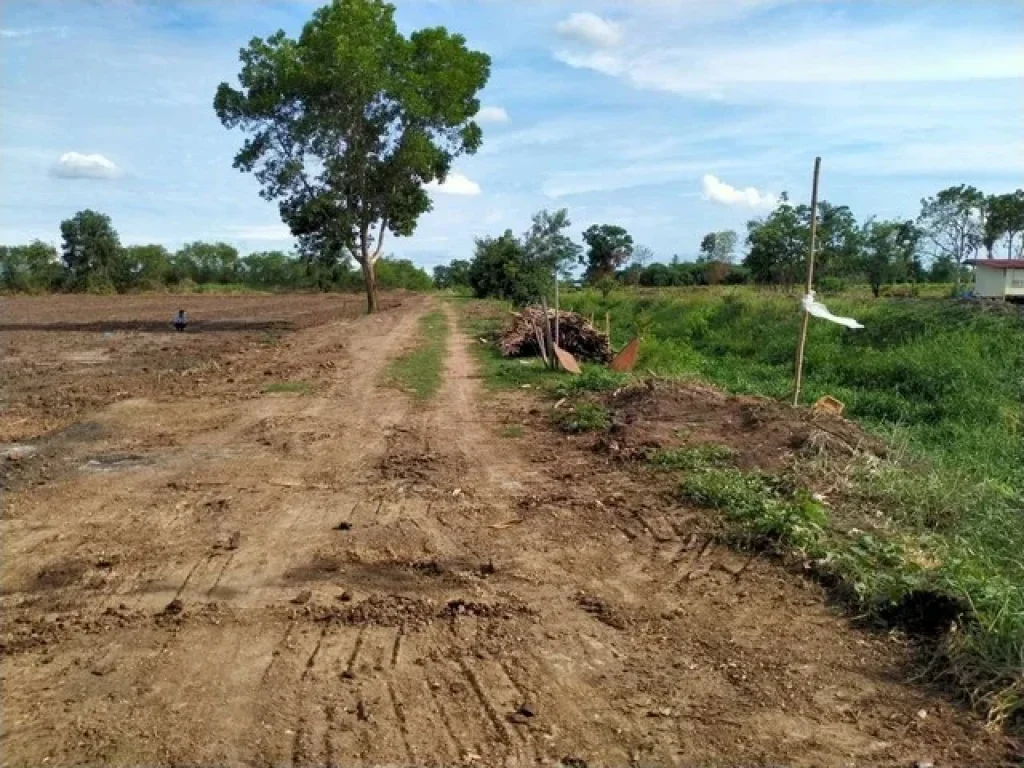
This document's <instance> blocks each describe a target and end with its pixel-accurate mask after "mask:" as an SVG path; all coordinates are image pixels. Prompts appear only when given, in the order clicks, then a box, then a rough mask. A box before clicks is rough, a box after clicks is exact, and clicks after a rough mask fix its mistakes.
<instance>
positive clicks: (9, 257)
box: [0, 240, 62, 292]
mask: <svg viewBox="0 0 1024 768" xmlns="http://www.w3.org/2000/svg"><path fill="white" fill-rule="evenodd" d="M61 272H62V267H61V263H60V261H58V259H57V249H56V248H54V247H53V246H52V245H50V244H49V243H44V242H43V241H42V240H33V241H32V242H31V243H29V244H28V245H12V246H6V245H2V246H0V285H2V287H3V288H4V289H6V290H9V291H33V292H34V291H48V290H51V289H52V288H56V287H57V284H58V283H59V281H60V277H61Z"/></svg>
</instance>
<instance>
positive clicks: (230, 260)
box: [174, 240, 240, 283]
mask: <svg viewBox="0 0 1024 768" xmlns="http://www.w3.org/2000/svg"><path fill="white" fill-rule="evenodd" d="M174 268H175V270H176V271H178V272H180V273H181V274H180V275H179V276H180V277H187V278H189V279H191V280H193V281H195V282H197V283H231V282H234V281H235V280H236V279H237V278H238V276H239V270H240V262H239V258H238V249H237V248H235V246H233V245H230V244H229V243H206V242H203V241H201V240H196V241H195V242H193V243H186V244H185V245H184V246H182V248H181V249H179V250H178V252H177V253H175V254H174Z"/></svg>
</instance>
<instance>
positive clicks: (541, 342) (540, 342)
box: [532, 323, 548, 368]
mask: <svg viewBox="0 0 1024 768" xmlns="http://www.w3.org/2000/svg"><path fill="white" fill-rule="evenodd" d="M532 325H533V337H534V338H535V339H536V340H537V349H538V350H540V359H541V360H543V361H544V367H545V368H547V367H548V353H547V352H545V351H544V336H543V334H542V333H541V332H540V328H538V327H537V324H536V323H533V324H532Z"/></svg>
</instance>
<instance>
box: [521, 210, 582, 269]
mask: <svg viewBox="0 0 1024 768" xmlns="http://www.w3.org/2000/svg"><path fill="white" fill-rule="evenodd" d="M571 225H572V222H571V221H570V220H569V211H568V210H567V209H565V208H560V209H559V210H557V211H549V210H547V209H545V210H542V211H538V212H537V213H535V214H533V220H532V222H531V224H530V228H529V229H528V230H527V231H526V233H525V234H524V235H523V249H524V250H525V252H526V257H527V259H528V260H529V261H530V262H531V263H533V264H536V265H537V266H538V268H540V269H547V270H548V272H549V273H551V274H552V276H553V275H554V274H555V273H556V272H557V273H558V275H559V276H560V277H561V278H562V279H563V280H565V279H568V278H569V276H570V274H569V270H570V268H571V267H572V266H573V265H574V264H576V262H578V261H579V258H580V253H581V252H582V250H583V249H582V247H581V246H580V244H579V243H576V242H573V239H572V238H571V237H569V235H568V234H567V230H568V229H569V227H570V226H571Z"/></svg>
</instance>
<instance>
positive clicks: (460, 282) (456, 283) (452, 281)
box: [434, 259, 469, 290]
mask: <svg viewBox="0 0 1024 768" xmlns="http://www.w3.org/2000/svg"><path fill="white" fill-rule="evenodd" d="M434 285H435V286H436V287H438V288H440V289H441V290H444V289H446V288H458V287H460V286H467V285H469V262H468V261H466V260H465V259H452V261H451V263H450V264H439V265H438V266H436V267H434Z"/></svg>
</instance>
